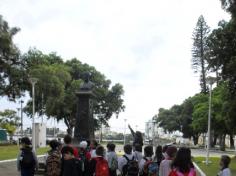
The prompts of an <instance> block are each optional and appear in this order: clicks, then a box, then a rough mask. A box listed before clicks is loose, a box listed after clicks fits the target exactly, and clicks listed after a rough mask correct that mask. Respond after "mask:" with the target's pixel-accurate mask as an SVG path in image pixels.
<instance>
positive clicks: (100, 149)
mask: <svg viewBox="0 0 236 176" xmlns="http://www.w3.org/2000/svg"><path fill="white" fill-rule="evenodd" d="M104 153H105V150H104V147H103V146H101V145H99V146H97V148H96V155H97V156H104Z"/></svg>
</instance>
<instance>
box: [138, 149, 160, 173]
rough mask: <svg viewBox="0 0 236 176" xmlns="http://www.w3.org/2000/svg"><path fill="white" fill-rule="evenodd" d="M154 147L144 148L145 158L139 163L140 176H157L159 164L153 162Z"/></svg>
mask: <svg viewBox="0 0 236 176" xmlns="http://www.w3.org/2000/svg"><path fill="white" fill-rule="evenodd" d="M152 155H153V147H152V146H151V145H149V146H146V147H145V148H144V157H143V159H142V160H141V161H140V163H139V171H140V174H139V175H140V176H149V175H157V172H158V165H157V162H154V161H153V160H152Z"/></svg>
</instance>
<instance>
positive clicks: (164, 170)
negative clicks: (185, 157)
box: [159, 159, 172, 176]
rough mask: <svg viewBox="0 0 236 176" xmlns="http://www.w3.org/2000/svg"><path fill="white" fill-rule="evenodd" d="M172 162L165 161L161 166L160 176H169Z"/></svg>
mask: <svg viewBox="0 0 236 176" xmlns="http://www.w3.org/2000/svg"><path fill="white" fill-rule="evenodd" d="M171 163H172V160H168V159H164V160H163V161H162V162H161V164H160V170H159V173H160V176H169V173H170V171H171Z"/></svg>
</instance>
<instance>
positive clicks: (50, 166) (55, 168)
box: [46, 151, 61, 176]
mask: <svg viewBox="0 0 236 176" xmlns="http://www.w3.org/2000/svg"><path fill="white" fill-rule="evenodd" d="M46 172H47V176H59V175H60V173H61V156H60V153H59V152H58V151H51V152H48V157H47V160H46Z"/></svg>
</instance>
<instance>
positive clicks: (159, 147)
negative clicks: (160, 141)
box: [155, 145, 162, 156]
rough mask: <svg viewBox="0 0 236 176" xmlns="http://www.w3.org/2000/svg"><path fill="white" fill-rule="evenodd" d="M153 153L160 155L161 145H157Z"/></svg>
mask: <svg viewBox="0 0 236 176" xmlns="http://www.w3.org/2000/svg"><path fill="white" fill-rule="evenodd" d="M155 155H156V156H157V155H162V146H161V145H158V146H157V147H156V151H155Z"/></svg>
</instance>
